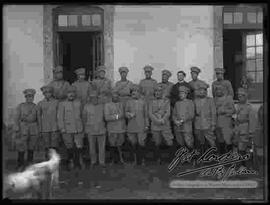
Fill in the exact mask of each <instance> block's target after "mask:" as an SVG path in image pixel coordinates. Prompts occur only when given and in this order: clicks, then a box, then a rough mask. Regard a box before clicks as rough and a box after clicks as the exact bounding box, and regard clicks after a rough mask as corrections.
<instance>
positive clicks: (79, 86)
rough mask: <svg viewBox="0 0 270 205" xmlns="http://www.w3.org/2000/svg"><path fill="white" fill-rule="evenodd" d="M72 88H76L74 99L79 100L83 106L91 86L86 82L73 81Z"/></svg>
mask: <svg viewBox="0 0 270 205" xmlns="http://www.w3.org/2000/svg"><path fill="white" fill-rule="evenodd" d="M72 85H73V86H75V87H76V98H77V99H79V100H81V102H82V104H83V105H84V104H85V103H86V102H87V97H88V94H89V92H90V91H91V85H90V83H89V82H88V81H86V80H84V81H75V82H74V83H73V84H72Z"/></svg>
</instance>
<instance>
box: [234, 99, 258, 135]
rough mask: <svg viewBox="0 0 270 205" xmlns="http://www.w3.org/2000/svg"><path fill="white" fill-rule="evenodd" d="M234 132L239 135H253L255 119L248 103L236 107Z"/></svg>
mask: <svg viewBox="0 0 270 205" xmlns="http://www.w3.org/2000/svg"><path fill="white" fill-rule="evenodd" d="M235 107H236V127H235V129H236V131H237V133H238V134H240V135H247V134H253V133H254V132H255V129H256V117H255V112H254V110H253V109H252V106H251V105H250V104H249V103H246V104H237V105H236V106H235Z"/></svg>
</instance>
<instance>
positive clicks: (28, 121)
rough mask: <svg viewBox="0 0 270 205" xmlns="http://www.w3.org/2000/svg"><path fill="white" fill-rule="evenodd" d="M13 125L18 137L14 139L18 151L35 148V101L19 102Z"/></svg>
mask: <svg viewBox="0 0 270 205" xmlns="http://www.w3.org/2000/svg"><path fill="white" fill-rule="evenodd" d="M15 123H16V124H15V126H16V128H17V130H19V134H20V137H19V138H18V139H17V140H16V145H17V149H18V151H25V150H26V149H30V150H33V149H34V148H36V143H37V139H38V109H37V106H36V104H35V103H26V102H25V103H21V104H19V105H18V107H17V110H16V119H15Z"/></svg>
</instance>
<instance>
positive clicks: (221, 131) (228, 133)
mask: <svg viewBox="0 0 270 205" xmlns="http://www.w3.org/2000/svg"><path fill="white" fill-rule="evenodd" d="M215 105H216V110H217V129H216V131H217V139H218V141H219V142H224V140H225V142H226V144H231V138H232V134H233V132H232V131H233V126H232V115H233V114H234V112H235V108H234V102H233V99H232V97H231V96H222V97H216V98H215Z"/></svg>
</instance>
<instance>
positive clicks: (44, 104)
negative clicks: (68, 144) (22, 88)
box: [37, 86, 59, 160]
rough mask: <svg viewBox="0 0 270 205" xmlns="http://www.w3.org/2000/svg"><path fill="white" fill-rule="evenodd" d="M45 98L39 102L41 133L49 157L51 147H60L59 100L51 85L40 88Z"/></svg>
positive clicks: (46, 155) (46, 157) (46, 156)
mask: <svg viewBox="0 0 270 205" xmlns="http://www.w3.org/2000/svg"><path fill="white" fill-rule="evenodd" d="M40 90H41V91H42V93H43V95H44V99H43V100H41V101H40V102H39V103H38V104H37V108H38V122H39V123H38V124H39V133H40V135H41V137H42V143H43V147H44V148H45V159H46V160H47V159H48V154H49V153H48V151H49V148H54V149H57V148H58V142H59V130H58V126H57V109H58V100H56V99H55V98H54V97H53V95H52V94H53V93H52V92H53V89H52V87H50V86H42V87H41V88H40Z"/></svg>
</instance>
